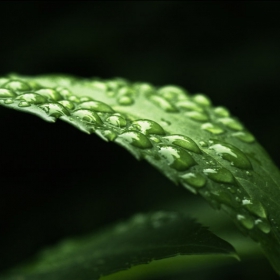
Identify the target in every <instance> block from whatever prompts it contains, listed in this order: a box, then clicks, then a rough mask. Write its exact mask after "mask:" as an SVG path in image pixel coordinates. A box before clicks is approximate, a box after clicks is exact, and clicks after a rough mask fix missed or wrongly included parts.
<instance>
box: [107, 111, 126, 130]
mask: <svg viewBox="0 0 280 280" xmlns="http://www.w3.org/2000/svg"><path fill="white" fill-rule="evenodd" d="M106 121H107V122H108V123H110V124H112V125H114V126H117V127H125V126H126V120H125V118H123V117H122V116H119V115H117V114H116V115H112V116H110V117H108V118H107V119H106Z"/></svg>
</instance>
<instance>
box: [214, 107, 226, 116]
mask: <svg viewBox="0 0 280 280" xmlns="http://www.w3.org/2000/svg"><path fill="white" fill-rule="evenodd" d="M214 113H215V114H216V115H217V116H219V117H229V116H230V113H229V111H228V109H227V108H225V107H216V108H215V109H214Z"/></svg>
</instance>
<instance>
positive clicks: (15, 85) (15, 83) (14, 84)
mask: <svg viewBox="0 0 280 280" xmlns="http://www.w3.org/2000/svg"><path fill="white" fill-rule="evenodd" d="M3 87H5V88H6V89H10V90H13V91H25V90H31V87H30V86H29V85H28V84H27V83H25V82H23V81H20V80H11V81H9V82H7V83H6V84H4V85H3Z"/></svg>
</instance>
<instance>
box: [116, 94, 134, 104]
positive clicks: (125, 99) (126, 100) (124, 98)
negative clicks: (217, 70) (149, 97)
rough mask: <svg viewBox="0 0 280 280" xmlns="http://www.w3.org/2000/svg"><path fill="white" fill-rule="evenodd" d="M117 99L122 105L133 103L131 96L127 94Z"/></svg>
mask: <svg viewBox="0 0 280 280" xmlns="http://www.w3.org/2000/svg"><path fill="white" fill-rule="evenodd" d="M117 101H118V103H119V104H120V105H122V106H129V105H132V104H133V103H134V100H133V98H132V97H130V96H128V95H122V96H120V97H119V98H118V100H117Z"/></svg>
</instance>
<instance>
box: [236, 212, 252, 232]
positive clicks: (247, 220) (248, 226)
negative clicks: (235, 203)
mask: <svg viewBox="0 0 280 280" xmlns="http://www.w3.org/2000/svg"><path fill="white" fill-rule="evenodd" d="M236 218H237V220H238V221H239V222H240V223H241V224H242V225H243V226H244V227H245V228H246V229H252V228H253V227H254V221H253V220H252V219H251V218H250V217H246V216H244V215H237V216H236Z"/></svg>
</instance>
